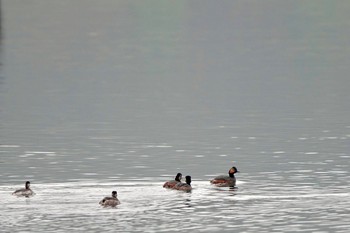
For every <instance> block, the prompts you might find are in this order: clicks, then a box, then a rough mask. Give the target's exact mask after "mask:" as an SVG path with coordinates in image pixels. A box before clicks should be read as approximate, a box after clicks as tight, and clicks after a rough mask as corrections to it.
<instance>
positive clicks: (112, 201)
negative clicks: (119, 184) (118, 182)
mask: <svg viewBox="0 0 350 233" xmlns="http://www.w3.org/2000/svg"><path fill="white" fill-rule="evenodd" d="M99 204H100V205H101V206H104V207H108V206H110V207H115V206H116V205H119V204H120V201H119V200H118V198H117V191H113V192H112V196H111V197H105V198H103V199H102V200H101V201H100V202H99Z"/></svg>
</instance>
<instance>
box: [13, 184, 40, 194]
mask: <svg viewBox="0 0 350 233" xmlns="http://www.w3.org/2000/svg"><path fill="white" fill-rule="evenodd" d="M34 194H35V193H34V192H33V191H32V190H31V189H30V182H29V181H26V183H25V188H23V189H18V190H16V191H14V192H13V193H12V195H14V196H17V197H30V196H33V195H34Z"/></svg>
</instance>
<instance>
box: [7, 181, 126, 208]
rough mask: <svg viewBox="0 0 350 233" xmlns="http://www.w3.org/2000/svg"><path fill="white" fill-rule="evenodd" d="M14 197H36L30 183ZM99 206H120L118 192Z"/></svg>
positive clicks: (16, 192)
mask: <svg viewBox="0 0 350 233" xmlns="http://www.w3.org/2000/svg"><path fill="white" fill-rule="evenodd" d="M12 195H14V196H17V197H31V196H33V195H35V193H34V192H33V190H31V189H30V182H29V181H27V182H26V183H25V188H23V189H18V190H16V191H14V192H13V193H12ZM99 204H100V205H101V206H105V207H107V206H111V207H115V206H116V205H119V204H120V201H119V200H118V198H117V191H113V192H112V196H111V197H105V198H103V199H102V200H101V201H100V202H99Z"/></svg>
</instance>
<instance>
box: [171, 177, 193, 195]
mask: <svg viewBox="0 0 350 233" xmlns="http://www.w3.org/2000/svg"><path fill="white" fill-rule="evenodd" d="M174 189H177V190H182V191H187V192H189V191H191V190H192V186H191V176H186V183H177V184H176V185H175V187H174Z"/></svg>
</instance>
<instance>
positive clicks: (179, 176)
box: [163, 173, 182, 189]
mask: <svg viewBox="0 0 350 233" xmlns="http://www.w3.org/2000/svg"><path fill="white" fill-rule="evenodd" d="M181 179H182V174H181V173H177V174H176V177H175V180H170V181H167V182H165V183H164V185H163V188H170V189H172V188H174V187H175V185H177V184H178V183H181Z"/></svg>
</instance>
